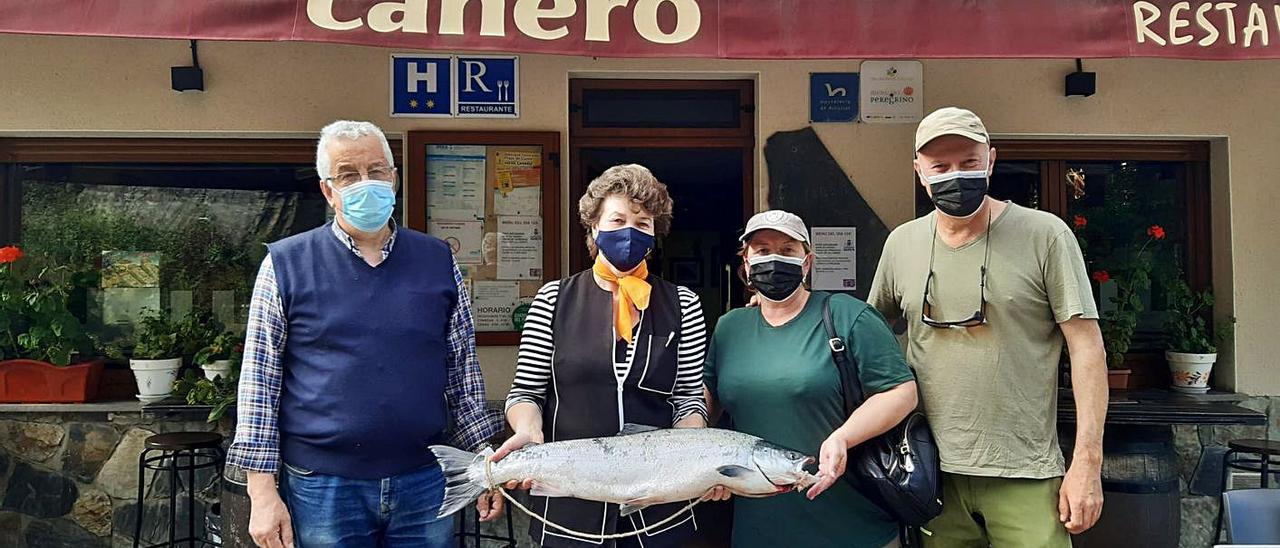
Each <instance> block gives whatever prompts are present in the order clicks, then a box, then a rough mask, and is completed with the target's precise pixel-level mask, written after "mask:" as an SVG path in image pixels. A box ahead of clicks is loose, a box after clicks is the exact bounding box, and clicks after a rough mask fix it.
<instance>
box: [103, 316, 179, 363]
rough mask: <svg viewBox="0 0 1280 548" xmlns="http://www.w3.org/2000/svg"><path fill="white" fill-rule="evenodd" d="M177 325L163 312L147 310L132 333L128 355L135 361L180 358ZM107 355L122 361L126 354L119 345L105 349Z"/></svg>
mask: <svg viewBox="0 0 1280 548" xmlns="http://www.w3.org/2000/svg"><path fill="white" fill-rule="evenodd" d="M178 329H179V327H178V323H177V322H174V321H172V320H170V319H169V315H168V314H165V313H164V312H159V311H155V310H148V311H146V312H144V313H143V315H142V318H141V320H140V321H139V322H138V328H137V329H136V330H134V332H133V350H132V351H131V352H129V353H128V356H129V357H130V358H133V359H135V360H167V359H172V358H179V357H182V344H181V343H180V342H179V339H178ZM107 355H108V356H111V357H112V358H115V359H124V358H125V356H126V352H125V351H124V349H123V346H122V345H120V344H113V345H111V346H109V347H107Z"/></svg>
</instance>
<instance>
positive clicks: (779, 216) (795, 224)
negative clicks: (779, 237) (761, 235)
mask: <svg viewBox="0 0 1280 548" xmlns="http://www.w3.org/2000/svg"><path fill="white" fill-rule="evenodd" d="M765 229H768V230H777V231H778V232H781V233H783V234H786V235H787V236H790V237H792V238H795V239H797V240H800V241H802V242H804V243H806V244H808V243H809V229H808V228H807V227H805V226H804V221H803V220H801V219H800V216H799V215H796V214H795V213H791V212H788V211H783V210H781V209H770V210H769V211H761V212H760V213H756V214H755V215H752V216H751V220H749V221H747V229H746V230H744V231H742V237H741V238H738V240H740V241H743V242H745V241H747V239H748V238H750V237H751V235H752V234H754V233H755V232H756V231H758V230H765Z"/></svg>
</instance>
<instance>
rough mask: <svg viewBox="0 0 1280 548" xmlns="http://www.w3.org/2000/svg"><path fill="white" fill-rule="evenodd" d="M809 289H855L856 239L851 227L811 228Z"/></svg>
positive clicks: (855, 232)
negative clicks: (810, 281) (811, 287)
mask: <svg viewBox="0 0 1280 548" xmlns="http://www.w3.org/2000/svg"><path fill="white" fill-rule="evenodd" d="M812 235H813V254H814V261H813V289H816V290H819V291H852V290H854V289H857V286H858V274H857V258H858V238H857V229H856V228H854V227H851V226H849V227H813V230H812Z"/></svg>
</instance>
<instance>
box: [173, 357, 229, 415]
mask: <svg viewBox="0 0 1280 548" xmlns="http://www.w3.org/2000/svg"><path fill="white" fill-rule="evenodd" d="M239 377H240V371H239V367H233V368H232V370H231V375H230V376H225V377H224V376H218V377H217V378H215V379H214V380H209V379H207V378H205V377H204V376H203V375H200V374H198V373H196V372H195V371H194V370H192V369H188V370H187V372H186V373H185V374H184V375H183V376H182V377H181V378H179V379H178V380H176V381H174V383H173V394H174V395H175V396H177V397H179V398H182V399H183V400H185V401H186V402H187V403H188V404H190V405H212V406H213V409H211V410H210V411H209V417H208V419H207V421H208V422H215V421H217V420H218V419H220V418H222V416H223V415H226V413H227V410H229V409H230V408H231V406H233V405H235V403H236V386H237V382H238V379H239Z"/></svg>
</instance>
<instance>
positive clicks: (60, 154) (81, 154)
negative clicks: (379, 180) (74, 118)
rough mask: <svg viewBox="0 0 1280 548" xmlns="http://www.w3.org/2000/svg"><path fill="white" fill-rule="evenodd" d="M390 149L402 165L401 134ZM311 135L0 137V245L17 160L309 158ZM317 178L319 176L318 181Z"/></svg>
mask: <svg viewBox="0 0 1280 548" xmlns="http://www.w3.org/2000/svg"><path fill="white" fill-rule="evenodd" d="M387 141H388V143H389V144H390V145H391V154H392V156H394V157H395V158H397V159H398V162H397V163H398V164H399V165H401V166H402V169H403V165H404V157H403V155H402V150H403V147H402V143H401V141H400V139H392V138H388V140H387ZM315 160H316V140H315V139H277V138H270V139H257V138H252V139H236V138H176V137H175V138H165V137H141V138H133V137H31V138H27V137H20V138H0V216H2V218H3V220H0V245H11V244H16V243H18V242H19V240H20V239H21V228H22V191H21V189H20V188H18V185H16V184H10V181H14V180H16V178H17V177H16V173H15V171H14V170H16V169H17V166H18V164H25V163H46V164H76V163H122V164H123V163H158V164H159V163H163V164H313V163H315ZM317 184H319V182H317Z"/></svg>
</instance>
